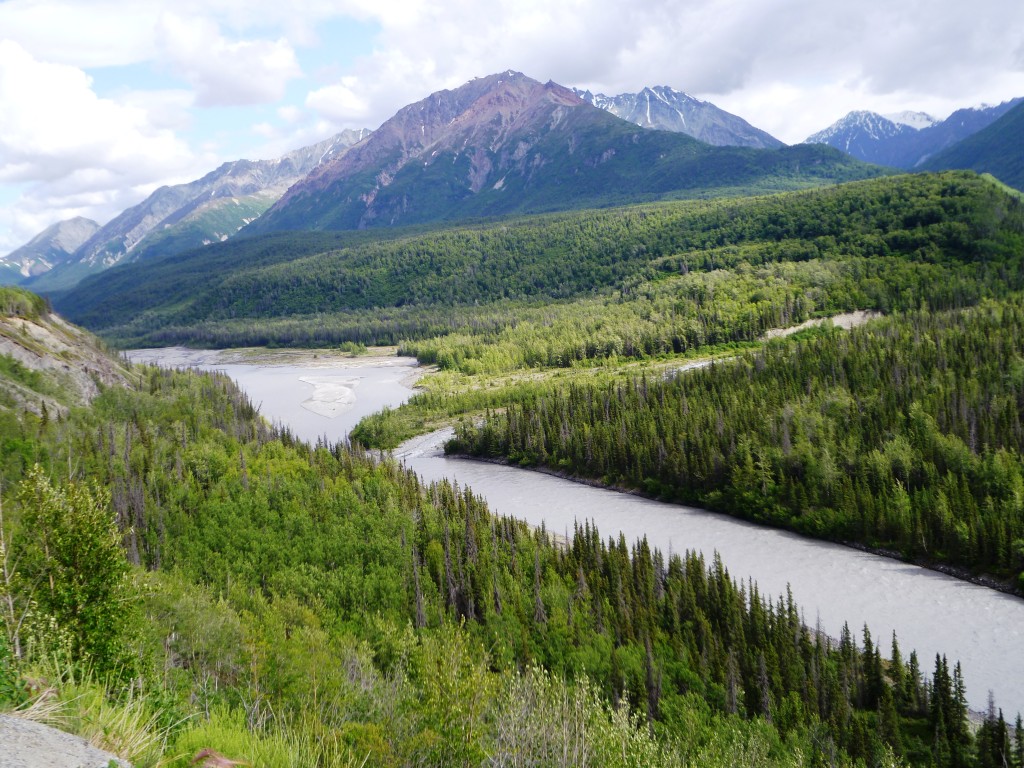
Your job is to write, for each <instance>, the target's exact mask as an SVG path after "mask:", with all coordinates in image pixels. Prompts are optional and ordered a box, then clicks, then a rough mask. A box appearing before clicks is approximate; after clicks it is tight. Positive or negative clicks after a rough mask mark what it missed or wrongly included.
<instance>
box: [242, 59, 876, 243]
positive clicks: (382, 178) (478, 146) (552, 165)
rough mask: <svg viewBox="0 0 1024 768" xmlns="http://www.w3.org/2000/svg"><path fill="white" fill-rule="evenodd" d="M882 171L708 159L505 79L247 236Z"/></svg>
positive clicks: (305, 189)
mask: <svg viewBox="0 0 1024 768" xmlns="http://www.w3.org/2000/svg"><path fill="white" fill-rule="evenodd" d="M878 172H879V170H878V169H875V168H871V167H869V166H866V165H862V164H860V163H857V162H856V161H854V160H853V159H852V158H849V157H847V156H844V155H842V154H840V153H838V152H835V151H833V150H827V151H826V148H824V147H815V146H809V145H806V146H801V147H784V148H781V149H774V150H757V149H751V148H747V147H713V146H710V145H708V144H705V143H704V142H702V141H698V140H696V139H694V138H692V137H690V136H686V135H684V134H681V133H673V132H669V131H658V130H646V129H644V128H641V127H639V126H637V125H635V124H633V123H630V122H627V121H625V120H622V119H619V118H617V117H615V116H614V115H612V114H611V113H609V112H607V111H605V110H602V109H598V108H596V107H594V106H593V105H591V104H588V103H587V102H585V101H584V100H583V99H581V98H580V97H579V96H578V95H577V94H576V93H574V92H573V91H572V90H570V89H569V88H566V87H564V86H561V85H558V84H556V83H553V82H548V83H540V82H538V81H536V80H533V79H531V78H529V77H527V76H525V75H523V74H521V73H519V72H513V71H511V70H510V71H507V72H503V73H500V74H496V75H491V76H489V77H484V78H477V79H474V80H471V81H470V82H468V83H466V84H465V85H463V86H461V87H459V88H456V89H453V90H444V91H438V92H437V93H434V94H431V95H430V96H428V97H427V98H426V99H423V100H422V101H419V102H416V103H415V104H410V105H409V106H407V107H404V108H403V109H401V110H399V111H398V113H397V114H396V115H395V116H394V117H392V118H391V119H390V120H388V121H386V122H385V123H384V124H383V125H381V127H380V128H378V129H377V130H376V131H374V132H373V133H372V134H371V135H370V136H369V137H368V138H367V139H366V140H365V141H363V142H361V143H360V144H358V145H357V146H355V147H353V148H352V149H351V150H350V151H349V152H347V153H345V154H344V155H341V156H339V157H337V158H334V159H332V160H331V161H330V162H327V163H324V164H322V165H320V166H318V167H317V168H316V169H315V170H314V171H313V172H312V173H310V174H309V176H307V177H306V178H305V179H303V180H302V181H301V182H299V183H297V184H295V185H294V186H292V187H291V189H289V190H288V192H287V193H286V194H285V195H284V196H283V197H282V198H281V199H280V200H279V201H278V202H277V203H275V204H274V205H273V206H272V207H271V208H270V210H268V211H267V212H266V213H265V214H264V215H263V216H261V217H260V218H259V219H258V220H257V221H256V222H254V223H253V224H252V225H250V226H249V227H248V228H247V229H246V232H249V233H266V232H272V231H281V230H299V229H361V228H366V227H375V226H391V225H395V224H398V223H401V224H422V223H427V222H436V221H451V220H455V219H468V218H474V217H491V216H499V215H506V214H513V213H517V214H518V213H536V212H543V211H553V210H565V209H569V208H580V207H592V206H602V205H610V204H614V203H623V202H630V201H636V200H642V199H653V198H657V197H664V196H666V195H675V196H679V195H693V194H709V193H714V190H719V191H721V190H725V189H734V190H735V189H745V190H752V189H756V190H761V191H768V190H779V189H787V188H789V189H791V188H795V187H802V186H814V185H820V184H823V183H830V182H834V181H837V180H841V179H852V178H864V177H867V176H871V175H875V174H877V173H878Z"/></svg>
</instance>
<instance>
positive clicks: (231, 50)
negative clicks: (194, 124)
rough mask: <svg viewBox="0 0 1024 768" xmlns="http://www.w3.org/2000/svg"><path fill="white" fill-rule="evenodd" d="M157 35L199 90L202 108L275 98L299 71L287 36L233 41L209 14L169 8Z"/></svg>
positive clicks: (166, 52) (177, 67) (173, 62)
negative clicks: (186, 13)
mask: <svg viewBox="0 0 1024 768" xmlns="http://www.w3.org/2000/svg"><path fill="white" fill-rule="evenodd" d="M157 38H158V45H159V47H160V49H161V51H162V52H163V55H164V56H165V57H166V59H167V61H168V62H169V63H170V64H171V66H172V67H173V68H174V69H175V70H176V71H177V72H179V73H180V74H181V75H182V76H183V77H184V78H185V79H186V80H187V81H188V82H189V83H190V84H191V85H192V87H194V88H195V89H196V103H197V105H198V106H201V107H209V106H239V105H246V104H266V103H270V102H274V101H277V100H279V99H280V98H281V97H282V96H283V95H284V90H285V87H286V86H287V85H288V81H289V80H291V79H292V78H295V77H298V76H299V75H300V74H301V71H300V69H299V64H298V61H297V59H296V58H295V51H294V50H293V49H292V46H291V44H290V43H289V42H288V41H287V40H285V39H283V38H279V39H277V40H241V41H234V42H232V41H229V40H227V39H225V38H224V37H223V36H222V35H221V34H220V30H219V29H218V27H217V25H216V23H214V22H213V21H211V20H209V19H206V18H201V17H195V18H188V19H185V18H182V17H180V16H177V15H175V14H172V13H165V14H163V16H161V18H160V21H159V24H158V27H157Z"/></svg>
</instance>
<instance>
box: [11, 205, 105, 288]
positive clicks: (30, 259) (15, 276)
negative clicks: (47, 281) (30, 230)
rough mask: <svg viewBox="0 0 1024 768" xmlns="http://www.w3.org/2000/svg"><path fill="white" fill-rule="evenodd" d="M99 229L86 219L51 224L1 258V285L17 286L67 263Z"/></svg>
mask: <svg viewBox="0 0 1024 768" xmlns="http://www.w3.org/2000/svg"><path fill="white" fill-rule="evenodd" d="M99 228H100V225H99V224H97V223H96V222H95V221H93V220H92V219H86V218H84V217H82V216H76V217H75V218H73V219H66V220H64V221H59V222H57V223H56V224H51V225H50V226H49V227H47V228H46V229H44V230H43V231H42V232H40V233H39V234H38V235H36V236H35V237H33V238H32V239H31V240H29V241H28V242H27V243H26V244H25V245H23V246H21V247H20V248H17V249H15V250H13V251H11V252H10V253H9V254H7V255H6V256H3V257H0V284H8V285H14V284H17V283H20V282H22V281H24V280H26V279H28V278H31V277H35V276H36V275H41V274H43V273H45V272H49V271H50V270H51V269H53V268H54V267H56V266H58V265H59V264H63V263H65V262H67V261H68V260H70V259H72V258H73V257H74V253H75V251H77V250H78V249H79V248H80V247H81V246H82V245H83V243H85V242H86V241H87V240H88V239H89V238H90V237H92V236H93V235H94V234H96V232H97V231H98V230H99Z"/></svg>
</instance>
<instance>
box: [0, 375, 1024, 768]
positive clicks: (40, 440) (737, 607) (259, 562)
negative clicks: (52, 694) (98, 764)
mask: <svg viewBox="0 0 1024 768" xmlns="http://www.w3.org/2000/svg"><path fill="white" fill-rule="evenodd" d="M133 376H134V377H135V378H134V384H132V386H130V387H126V388H111V389H109V390H108V391H106V392H105V393H104V394H103V395H101V396H100V397H99V398H98V399H97V400H96V401H95V403H94V404H93V406H92V407H91V408H88V409H74V410H71V411H69V412H68V413H67V414H66V415H64V416H59V417H57V418H42V417H40V416H33V415H32V414H30V413H26V414H23V415H22V416H21V417H20V419H16V418H14V417H12V416H11V415H9V414H8V415H5V417H4V418H5V424H4V430H3V434H4V441H5V442H4V457H5V458H4V465H3V473H4V487H5V488H11V489H15V490H14V492H13V494H12V496H11V497H10V498H8V499H5V501H6V502H7V503H6V504H5V506H4V510H5V511H6V512H7V513H8V514H7V516H6V517H5V518H4V526H5V527H4V544H5V553H6V555H7V557H8V559H6V560H5V569H4V575H5V582H4V585H3V586H4V595H5V601H4V611H5V615H4V619H5V626H6V628H7V633H6V636H7V641H6V642H5V646H4V649H3V655H2V656H0V670H2V672H3V674H2V676H0V683H2V684H0V695H3V696H4V697H5V698H7V699H8V700H12V701H14V702H17V701H18V700H19V699H20V698H21V697H23V696H25V695H26V693H25V691H26V688H25V684H24V682H23V681H20V680H19V677H18V675H19V670H23V669H26V668H27V667H26V666H25V662H26V661H29V660H31V661H33V662H35V663H36V664H37V665H40V666H41V667H42V668H43V669H46V670H47V671H48V674H50V675H61V676H62V678H63V681H64V684H65V686H66V688H67V689H68V690H72V691H76V692H80V691H81V690H82V689H83V688H87V686H88V684H89V681H93V682H92V683H91V684H92V685H96V684H97V683H96V682H95V681H97V680H102V681H103V685H104V686H105V688H104V692H105V695H106V696H107V697H108V698H109V699H110V700H111V701H112V702H114V704H112V705H110V706H118V705H119V706H121V707H136V708H139V707H145V708H148V709H147V710H146V712H145V713H144V714H145V716H146V717H149V718H151V722H150V725H151V727H152V730H153V732H154V733H153V734H151V735H152V741H151V742H148V746H145V745H143V746H142V747H140V748H139V753H138V754H137V755H136V759H138V760H140V761H141V762H140V763H139V764H147V762H146V761H147V760H152V759H154V758H153V755H155V754H157V753H163V754H165V755H168V754H182V755H186V756H188V755H191V754H192V752H194V751H195V750H196V749H198V748H199V747H201V746H211V745H213V746H216V747H217V748H219V749H221V750H224V751H226V752H232V753H233V754H238V755H242V756H248V757H249V759H254V760H257V761H258V762H260V763H261V764H268V765H269V764H275V765H300V764H301V765H314V764H315V765H348V764H353V765H355V764H358V765H363V764H377V765H402V764H419V763H424V762H426V763H436V764H445V765H477V764H481V763H487V764H500V765H512V764H521V763H523V762H527V763H530V764H558V765H570V764H571V765H579V764H584V763H592V764H602V765H620V764H621V765H638V766H639V765H662V764H663V765H677V764H700V765H708V764H710V765H714V764H722V765H732V764H735V760H736V759H737V758H739V757H742V759H743V760H744V761H745V762H748V763H750V764H758V765H759V764H793V765H843V764H853V763H855V762H857V761H860V760H863V761H865V762H866V763H868V764H872V765H875V764H889V763H892V762H893V761H897V760H900V761H906V762H908V763H909V764H934V765H941V766H961V765H963V766H966V765H978V766H988V765H993V766H997V765H1020V762H1019V760H1020V749H1019V747H1020V740H1021V737H1022V734H1021V730H1020V728H1019V726H1018V727H1017V728H1016V729H1014V727H1013V725H1008V724H1007V723H1006V722H1005V721H1004V720H1001V719H999V718H997V717H995V715H993V718H992V719H990V720H989V721H986V724H985V726H984V728H983V730H982V731H980V732H979V733H978V734H977V735H974V734H972V733H971V730H970V729H969V728H968V724H967V720H966V714H967V713H966V704H965V699H964V690H965V685H966V684H967V683H966V682H965V681H964V680H963V678H962V675H961V674H960V672H959V669H958V667H957V666H956V663H955V661H953V660H949V659H945V658H937V659H934V660H932V659H918V658H917V656H916V655H915V654H913V653H910V654H908V655H904V653H903V652H902V651H901V650H900V648H899V645H898V642H897V638H874V637H872V635H871V633H870V630H869V628H866V627H865V628H862V629H846V630H844V632H843V633H842V636H841V637H839V638H834V639H832V638H828V637H826V636H824V635H822V634H820V633H819V632H817V631H815V630H814V628H811V627H808V626H805V625H804V623H803V621H802V616H801V614H800V610H799V607H798V606H797V605H795V604H794V603H793V601H792V599H791V598H789V597H787V596H774V597H769V596H766V595H762V594H761V593H759V591H758V589H757V586H756V584H754V583H737V582H736V581H734V580H733V579H731V578H730V577H729V574H728V573H727V571H726V570H725V569H724V567H723V566H722V564H721V563H720V562H719V561H718V560H717V559H711V560H707V559H705V558H703V557H701V556H698V555H693V554H688V555H685V556H680V555H671V556H666V554H665V553H662V552H658V551H656V550H652V549H651V548H650V547H649V546H648V544H647V543H646V542H645V541H637V542H632V543H629V542H626V541H625V540H624V539H621V538H620V539H618V540H604V539H602V537H601V535H600V533H599V532H598V531H597V530H595V529H593V528H590V527H589V526H585V527H584V528H582V529H578V530H576V531H575V532H574V535H573V536H572V537H571V540H569V541H555V540H554V539H553V538H552V537H551V536H549V535H548V534H547V533H545V532H544V531H531V530H529V529H527V528H526V527H524V526H523V525H522V524H521V523H516V522H514V521H512V520H509V519H503V518H498V517H495V516H493V515H491V514H490V513H489V512H488V511H487V508H486V506H485V505H484V504H483V503H482V502H481V501H480V500H479V499H478V498H476V497H474V496H473V494H472V492H471V491H470V490H469V489H461V488H459V487H457V486H453V485H451V484H448V483H442V484H440V485H433V486H429V487H425V486H423V485H421V484H420V483H419V481H417V479H416V478H415V476H413V475H412V474H410V473H409V472H407V471H406V470H404V469H401V468H400V467H398V466H397V465H395V464H394V463H393V462H391V461H387V460H385V461H380V460H377V459H374V458H372V457H371V456H368V455H367V454H365V453H363V452H361V451H360V450H358V449H356V448H352V447H349V446H346V445H335V446H327V445H322V444H321V445H317V446H311V445H308V444H305V443H301V442H297V441H295V440H294V439H293V438H292V437H291V436H290V435H289V434H288V433H287V432H280V431H277V432H275V431H272V430H270V429H269V428H268V427H266V426H265V425H264V424H262V423H261V422H260V421H259V420H258V418H257V416H256V413H255V411H254V409H253V407H252V406H251V404H249V403H248V402H247V401H246V399H245V398H244V397H243V396H242V395H241V394H240V393H239V392H238V391H237V390H236V389H235V388H234V386H233V385H232V384H231V383H230V382H229V381H227V380H226V379H224V378H222V377H217V376H215V375H210V374H202V375H200V374H193V373H190V372H182V373H174V372H170V371H166V370H158V369H146V370H137V371H135V372H134V374H133ZM69 468H70V469H69ZM107 510H109V512H110V514H111V516H110V517H107V518H106V520H107V522H106V523H105V524H104V523H102V517H103V516H102V515H100V517H99V518H97V513H98V512H102V511H107ZM12 514H13V518H12V516H11V515H12ZM43 519H45V520H47V521H48V522H47V524H46V525H40V524H39V522H40V521H41V520H43ZM12 521H13V522H12ZM87 531H92V532H93V535H92V536H90V537H89V539H88V541H85V542H83V543H82V544H81V545H80V546H78V547H74V548H68V547H67V546H66V542H67V541H68V540H69V539H71V538H74V539H77V540H81V539H82V537H83V536H85V534H86V532H87ZM112 547H113V549H114V550H118V551H120V550H121V548H122V547H123V551H124V552H126V553H127V562H126V561H125V559H124V558H123V557H120V558H113V559H111V558H110V553H111V552H112V551H113V550H112ZM44 551H46V553H45V554H44ZM83 557H89V558H90V560H89V562H91V563H93V564H94V565H93V566H91V567H90V568H89V569H88V570H87V571H86V572H85V573H84V574H83V573H81V572H76V571H75V570H74V569H73V568H72V566H74V565H82V564H83V562H82V558H83ZM118 563H120V564H118ZM129 563H130V564H131V567H130V568H129ZM83 593H87V594H88V595H89V597H88V604H89V606H90V611H89V613H88V614H82V613H81V611H80V608H79V606H80V605H81V604H82V603H81V600H80V599H76V595H81V594H83ZM367 606H372V610H367ZM15 617H21V619H22V620H21V621H17V622H12V618H15ZM15 649H17V655H18V657H19V659H20V661H19V663H18V664H17V665H14V655H15ZM83 670H89V672H88V673H87V672H85V671H83ZM89 674H91V675H93V677H89V676H88V675H89ZM140 694H141V695H143V696H144V698H143V699H142V702H143V703H141V704H140V703H139V699H138V696H139V695H140ZM79 696H80V697H81V696H82V694H81V693H79ZM78 701H79V704H78V705H69V706H72V708H73V707H74V706H83V707H84V705H82V704H81V698H79V699H78ZM133 702H134V703H133ZM78 716H80V717H81V718H82V719H83V721H85V722H86V723H88V721H89V718H90V717H95V715H91V714H89V713H88V712H85V713H79V715H78ZM1014 745H1016V746H1014ZM147 750H149V751H147ZM1014 750H1016V751H1014ZM183 759H184V758H183ZM1004 759H1005V760H1007V761H1010V762H1006V763H1003V762H1000V761H1001V760H1004ZM181 764H184V763H181Z"/></svg>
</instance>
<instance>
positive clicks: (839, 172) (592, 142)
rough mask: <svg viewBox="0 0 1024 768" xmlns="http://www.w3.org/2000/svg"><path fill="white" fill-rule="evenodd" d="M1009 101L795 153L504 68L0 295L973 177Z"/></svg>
mask: <svg viewBox="0 0 1024 768" xmlns="http://www.w3.org/2000/svg"><path fill="white" fill-rule="evenodd" d="M1020 102H1021V100H1020V99H1018V100H1015V101H1011V102H1006V103H1004V104H1001V105H999V106H998V107H983V108H979V109H962V110H958V111H957V112H955V113H953V115H951V116H950V117H949V118H947V119H946V120H942V121H937V120H935V119H934V118H932V117H931V116H929V115H927V114H925V113H922V112H910V111H908V112H901V113H897V114H890V115H879V114H877V113H873V112H863V111H862V112H851V113H850V114H849V115H847V116H846V117H845V118H843V119H842V120H840V121H839V122H837V123H835V124H834V125H832V126H830V127H829V128H827V129H825V130H824V131H820V132H818V133H816V134H814V135H812V136H811V137H809V138H808V140H807V141H808V143H807V144H803V145H797V146H794V147H786V146H785V145H784V144H783V143H782V142H780V141H779V140H778V139H775V138H774V137H772V136H771V135H769V134H768V133H765V132H764V131H761V130H759V129H757V128H755V127H754V126H752V125H750V124H749V123H747V122H746V121H745V120H743V119H742V118H739V117H737V116H736V115H732V114H730V113H728V112H726V111H724V110H722V109H720V108H718V107H716V106H715V105H714V104H711V103H710V102H706V101H701V100H699V99H696V98H694V97H692V96H690V95H688V94H686V93H683V92H681V91H677V90H675V89H673V88H670V87H668V86H655V87H647V88H643V89H642V90H641V91H639V92H637V93H623V94H619V95H617V96H605V95H604V94H596V95H595V94H593V93H591V92H590V91H584V90H579V89H569V88H565V87H563V86H560V85H558V84H556V83H553V82H548V83H545V84H542V83H540V82H538V81H536V80H533V79H531V78H529V77H526V76H525V75H523V74H521V73H518V72H514V71H511V70H509V71H506V72H504V73H500V74H496V75H491V76H489V77H484V78H476V79H474V80H471V81H470V82H468V83H466V84H465V85H463V86H461V87H459V88H456V89H453V90H445V91H439V92H437V93H434V94H432V95H430V96H428V97H427V98H426V99H423V100H422V101H419V102H416V103H414V104H410V105H408V106H407V107H405V108H403V109H401V110H399V111H398V113H396V114H395V115H394V116H393V117H392V118H391V119H390V120H388V121H386V122H385V123H384V124H383V125H382V126H381V127H380V128H379V129H378V130H377V131H375V132H372V133H371V132H370V131H367V130H360V131H345V132H342V133H340V134H338V135H336V136H332V137H331V138H329V139H326V140H325V141H322V142H319V143H317V144H314V145H311V146H308V147H304V148H301V149H298V150H295V151H294V152H290V153H288V154H287V155H284V156H283V157H280V158H277V159H275V160H262V161H248V160H238V161H235V162H230V163H225V164H223V165H222V166H220V167H219V168H217V169H216V170H214V171H212V172H211V173H209V174H207V175H206V176H204V177H202V178H201V179H197V180H195V181H193V182H189V183H187V184H180V185H176V186H169V187H161V188H160V189H158V190H156V191H155V192H154V193H153V194H152V195H150V196H149V197H148V198H147V199H146V200H144V201H142V202H141V203H139V204H138V205H136V206H133V207H131V208H129V209H127V210H125V211H124V212H122V213H121V214H120V215H119V216H117V217H115V218H114V219H113V220H112V221H110V222H109V223H108V224H106V225H105V226H102V227H99V226H98V225H97V224H95V223H94V222H88V220H85V219H75V220H71V221H68V222H62V223H60V224H58V225H54V226H53V227H50V228H48V229H47V230H46V231H45V232H43V233H40V234H39V235H38V236H37V237H36V238H33V240H32V241H31V242H30V243H28V244H26V245H25V246H23V247H22V248H19V249H17V250H16V251H14V252H12V253H11V254H8V255H7V256H6V257H3V258H0V282H5V283H20V284H23V285H26V286H28V287H30V288H32V289H33V290H36V291H42V292H53V291H59V290H64V289H67V288H69V287H71V286H73V285H76V284H77V283H78V282H79V281H80V280H81V279H82V278H83V277H85V276H87V275H90V274H94V273H96V272H100V271H103V270H105V269H107V268H109V267H111V266H114V265H116V264H120V263H124V262H126V261H138V260H148V259H151V258H159V257H165V256H170V255H174V254H179V253H183V252H185V251H187V250H190V249H194V248H199V247H202V246H206V245H209V244H212V243H216V242H221V241H223V240H226V239H228V238H230V237H233V236H234V235H236V234H238V233H239V232H241V231H243V230H244V232H245V233H246V234H248V235H259V234H265V233H268V232H273V231H287V230H340V229H361V228H369V227H380V226H392V225H395V224H402V225H407V224H413V225H416V224H426V223H430V222H436V221H454V220H460V219H461V220H466V219H471V218H479V217H492V216H499V215H506V214H513V213H532V212H543V211H551V210H564V209H568V208H579V207H588V206H591V207H592V206H604V205H612V204H616V203H624V202H631V201H640V200H649V199H655V198H659V197H667V196H668V197H672V196H674V197H679V196H694V195H701V196H706V195H715V194H721V193H723V192H728V191H731V192H733V193H735V192H736V191H773V190H780V189H791V188H799V187H805V186H816V185H820V184H824V183H834V182H836V181H843V180H848V179H853V178H863V177H865V176H870V175H873V174H877V173H879V172H880V171H879V170H878V169H877V168H876V169H871V168H869V167H868V166H864V165H859V164H857V163H856V162H854V160H852V159H851V158H850V156H852V157H853V158H857V159H859V160H861V161H863V162H869V163H873V164H877V165H883V166H889V167H897V168H915V167H917V168H922V169H923V168H931V167H934V168H951V167H974V166H973V165H971V162H972V161H971V160H970V159H969V158H968V157H966V156H961V155H957V154H955V153H954V154H949V155H947V154H945V152H944V150H949V148H950V147H951V146H955V145H956V144H957V142H959V141H962V140H963V139H964V138H965V137H968V136H971V135H973V134H975V133H977V132H978V131H980V130H982V129H984V128H986V127H987V126H989V125H993V124H994V122H995V121H999V120H1000V117H1001V116H1003V115H1008V114H1009V113H1010V112H1011V111H1012V110H1013V108H1014V106H1015V105H1019V104H1020ZM1014 125H1015V124H1011V125H1010V127H1009V128H1007V129H1003V130H1001V131H997V132H994V133H991V134H989V133H982V134H980V135H979V138H978V140H977V142H976V143H975V145H974V146H975V148H974V149H973V150H971V153H970V158H976V157H979V156H980V154H984V153H987V154H988V159H987V160H986V161H985V162H983V163H981V165H982V166H984V168H985V170H989V171H992V172H993V173H994V174H995V175H997V176H999V177H1000V178H1003V177H1005V176H1006V174H1007V172H1008V171H1007V170H1006V169H1005V168H1003V165H1005V163H1006V162H1008V160H1007V158H1009V157H1010V156H1012V155H1013V147H1014V146H1016V145H1018V144H1019V141H1016V142H1015V140H1014V136H1016V135H1020V134H1019V133H1016V134H1015V133H1014V130H1015V128H1014V127H1013V126H1014ZM986 137H987V138H986ZM823 144H824V145H828V146H829V147H832V148H833V149H837V150H839V151H840V152H842V153H845V155H841V154H839V153H837V152H834V151H832V150H826V149H825V148H824V147H822V146H819V145H823ZM965 151H966V150H965ZM936 157H947V158H948V159H946V160H942V161H933V160H931V159H930V158H936ZM979 162H980V161H979ZM979 167H980V166H979ZM1014 178H1015V177H1014ZM1009 183H1014V182H1013V181H1012V180H1010V182H1009ZM1017 183H1018V184H1019V183H1020V182H1017Z"/></svg>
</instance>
